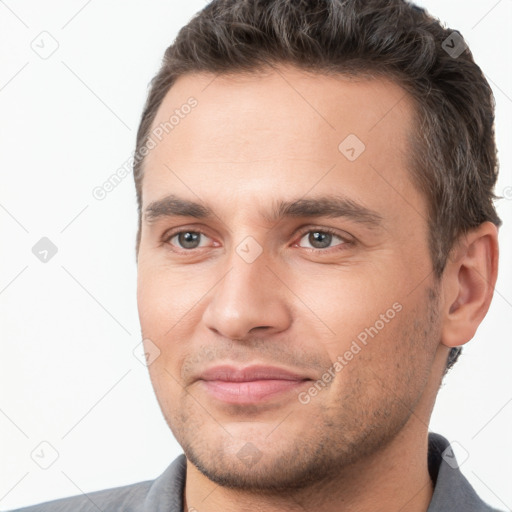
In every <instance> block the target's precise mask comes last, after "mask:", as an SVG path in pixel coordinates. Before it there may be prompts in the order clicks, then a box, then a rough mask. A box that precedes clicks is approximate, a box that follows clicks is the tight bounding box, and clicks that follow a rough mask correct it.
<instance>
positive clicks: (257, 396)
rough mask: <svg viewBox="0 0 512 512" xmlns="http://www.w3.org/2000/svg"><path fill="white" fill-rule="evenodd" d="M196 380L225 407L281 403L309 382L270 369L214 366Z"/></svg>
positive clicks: (297, 374)
mask: <svg viewBox="0 0 512 512" xmlns="http://www.w3.org/2000/svg"><path fill="white" fill-rule="evenodd" d="M198 380H199V381H200V385H201V386H202V388H203V389H204V390H205V391H206V393H208V394H209V395H210V396H211V397H213V398H215V399H217V400H220V401H222V402H224V403H228V404H238V405H243V404H255V403H260V402H264V401H268V400H271V399H276V398H279V399H284V398H285V397H286V395H287V394H291V393H293V392H295V393H297V392H298V391H299V390H300V389H301V388H303V387H305V386H306V385H308V384H309V382H310V381H311V380H312V379H310V378H309V377H306V376H304V375H300V374H299V373H296V372H293V371H290V370H287V369H284V368H277V367H271V366H249V367H245V368H235V367H232V366H216V367H213V368H210V369H208V370H207V371H205V372H203V373H202V374H201V376H200V377H199V379H198Z"/></svg>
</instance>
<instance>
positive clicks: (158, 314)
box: [137, 268, 208, 343]
mask: <svg viewBox="0 0 512 512" xmlns="http://www.w3.org/2000/svg"><path fill="white" fill-rule="evenodd" d="M205 286H206V285H205V284H204V283H202V282H201V281H198V280H197V279H195V278H191V277H190V273H189V272H173V271H171V270H169V269H154V268H153V269H151V270H150V271H142V270H139V275H138V283H137V306H138V312H139V318H140V323H141V328H142V333H143V336H144V337H148V338H151V339H154V340H155V341H156V342H158V340H162V343H163V341H164V340H172V338H173V337H175V336H176V334H177V333H179V332H181V331H182V330H183V329H185V328H186V327H187V325H188V324H189V323H190V319H191V318H194V317H197V315H198V314H199V310H200V308H201V302H200V301H201V298H203V297H204V295H205V291H207V290H208V288H206V290H205Z"/></svg>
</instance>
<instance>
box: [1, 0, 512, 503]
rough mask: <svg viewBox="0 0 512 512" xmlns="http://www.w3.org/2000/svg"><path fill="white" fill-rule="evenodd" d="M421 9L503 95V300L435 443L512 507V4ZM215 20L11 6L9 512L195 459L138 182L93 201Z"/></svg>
mask: <svg viewBox="0 0 512 512" xmlns="http://www.w3.org/2000/svg"><path fill="white" fill-rule="evenodd" d="M421 5H423V6H425V7H427V8H428V9H429V10H431V12H433V13H434V14H435V15H436V16H438V17H439V18H440V19H441V20H442V21H443V22H446V23H447V25H448V26H450V27H453V28H457V29H458V30H460V31H461V32H462V34H463V36H464V37H465V40H466V41H467V42H468V44H469V46H470V48H471V49H472V52H473V54H474V56H475V59H476V61H477V62H478V63H479V65H480V66H481V67H482V69H483V70H484V72H485V73H486V75H487V76H488V78H489V80H490V83H491V85H492V87H493V90H494V93H495V97H496V103H497V120H496V130H497V139H498V146H499V149H500V153H499V156H500V160H501V176H500V180H499V183H498V186H497V189H496V191H497V193H498V194H499V195H503V194H504V191H505V190H508V191H509V192H508V199H502V200H501V201H499V203H498V210H499V214H500V215H501V216H502V218H503V219H504V222H505V225H504V226H503V228H502V229H501V231H500V241H501V266H500V273H499V279H498V283H497V286H496V293H495V297H494V300H493V303H492V305H491V309H490V311H489V313H488V315H487V317H486V319H485V320H484V322H483V324H482V325H481V327H480V329H479V330H478V333H477V335H476V337H475V338H474V340H472V341H471V342H470V343H469V345H467V346H466V348H465V351H464V355H463V356H462V357H461V359H460V360H459V362H458V363H457V365H456V367H455V368H454V370H453V371H452V372H451V373H450V374H449V375H448V377H447V378H446V379H445V384H444V386H443V388H442V389H441V391H440V394H439V397H438V400H437V404H436V408H435V411H434V415H433V419H432V423H431V430H433V431H436V432H439V433H441V434H443V435H445V436H446V437H447V438H448V439H449V440H450V441H457V443H455V447H456V449H455V451H456V455H458V456H459V458H460V459H461V461H462V460H463V459H465V457H466V456H467V460H465V461H464V462H463V464H462V466H461V467H462V470H463V472H464V473H465V475H466V476H467V478H468V479H469V480H470V482H471V483H472V484H473V486H474V487H475V488H476V490H477V492H478V493H479V494H480V495H481V496H482V497H483V498H484V499H485V500H487V501H488V502H489V503H491V504H493V505H494V506H496V507H498V508H501V509H505V508H508V509H511V508H512V486H511V485H510V483H511V482H512V457H511V454H512V373H511V371H510V364H511V361H512V344H511V341H512V340H511V334H510V326H511V320H510V319H511V318H512V286H511V284H512V277H511V271H512V266H511V265H510V262H511V261H512V254H511V253H512V243H511V241H512V236H511V226H512V222H511V221H512V200H511V199H512V194H511V191H512V189H511V188H508V189H507V188H506V187H511V186H512V174H511V154H510V148H511V144H510V137H511V134H512V121H511V120H512V76H511V75H512V73H511V68H510V55H511V50H512V39H511V32H512V30H511V29H512V1H511V0H500V1H497V0H479V1H470V2H468V1H465V2H462V1H461V2H458V1H457V2H456V1H450V2H449V1H446V0H428V1H424V2H421ZM203 6H204V2H203V1H202V0H194V1H192V0H186V1H185V0H181V1H180V2H176V1H172V2H171V1H166V2H164V1H157V0H151V1H146V2H134V1H126V0H125V1H121V0H104V1H101V2H100V1H99V0H92V1H91V0H89V1H87V0H68V1H63V0H60V1H58V0H53V1H48V2H37V1H35V0H31V1H26V2H16V1H15V0H5V1H3V0H2V1H0V38H1V40H0V52H1V66H0V112H1V115H0V130H1V132H0V141H1V148H2V149H1V151H0V169H1V177H2V186H1V188H0V222H1V242H0V243H1V247H2V248H1V251H0V254H1V260H0V308H1V320H2V326H1V349H2V350H1V358H0V379H1V381H0V439H1V441H0V443H1V444H0V449H1V452H0V464H1V467H0V509H2V510H7V509H10V508H15V507H19V506H23V505H29V504H33V503H38V502H41V501H46V500H50V499H55V498H58V497H63V496H70V495H75V494H79V493H81V492H91V491H94V490H98V489H105V488H109V487H115V486H120V485H125V484H129V483H133V482H138V481H141V480H148V479H154V478H156V477H157V476H158V475H160V474H161V473H162V472H163V470H164V469H165V468H166V467H167V466H168V464H169V463H170V462H171V461H172V460H173V459H174V458H175V457H176V456H177V455H178V454H179V453H181V448H180V446H179V445H178V444H177V442H176V441H175V440H174V438H173V436H172V434H171V432H170V430H169V429H168V427H167V425H166V423H165V421H164V420H163V417H162V415H161V412H160V409H159V408H158V404H157V402H156V398H155V397H154V394H153V390H152V388H151V385H150V381H149V377H148V375H147V370H146V368H145V367H144V366H143V364H141V363H140V362H139V361H138V360H137V359H136V358H135V356H134V355H133V349H134V347H135V346H136V345H137V344H138V343H139V342H140V329H139V323H138V317H137V308H136V265H135V234H136V222H137V216H136V201H135V188H134V185H133V180H132V177H131V176H130V175H128V176H127V177H126V178H125V179H124V181H123V182H121V183H120V184H119V186H118V187H117V188H116V189H115V190H113V191H112V192H111V193H110V194H108V196H107V197H106V198H105V199H104V200H103V201H99V200H97V199H95V198H94V197H93V196H92V190H93V189H94V187H96V186H98V185H101V184H102V183H104V182H105V181H106V180H107V179H108V178H109V176H110V175H111V174H112V173H114V172H115V171H116V169H118V168H119V167H121V166H122V165H123V163H124V162H125V161H126V159H127V158H128V157H129V156H130V155H131V154H132V152H133V150H134V144H135V134H136V129H137V126H138V122H139V118H140V115H141V111H142V106H143V103H144V100H145V97H146V92H147V85H148V83H149V81H150V79H151V78H152V77H153V75H154V74H155V73H156V71H157V69H158V67H159V64H160V60H161V57H162V55H163V52H164V50H165V48H166V47H167V46H168V45H169V44H170V43H171V42H172V40H173V39H174V37H175V35H176V33H177V30H178V29H179V28H180V27H181V26H183V25H184V24H185V23H186V22H187V21H188V20H189V19H190V17H191V16H192V15H193V14H194V13H195V12H196V11H197V10H198V9H200V8H202V7H203ZM43 31H46V32H47V33H48V34H50V36H49V35H48V34H45V35H43V36H40V33H41V32H43ZM41 37H44V38H46V39H45V43H44V44H45V48H46V49H48V48H51V45H52V44H54V45H57V44H58V49H57V50H56V51H55V53H53V55H51V56H50V57H48V58H47V59H42V58H41V57H40V56H39V55H38V54H37V53H36V52H35V51H34V50H33V47H34V46H35V45H37V44H39V45H41V43H40V41H41ZM52 38H53V39H54V40H55V41H56V42H53V43H52ZM33 41H34V42H33ZM31 45H32V47H31ZM40 51H42V50H40ZM42 237H48V238H49V239H50V240H52V242H53V243H54V244H55V245H56V246H57V248H58V252H57V254H56V255H55V256H54V257H53V258H52V259H51V260H50V261H49V262H48V263H42V262H40V261H39V260H38V259H37V258H36V257H35V256H34V255H33V254H32V247H33V246H34V245H35V244H36V242H38V241H39V240H40V239H41V238H42ZM43 441H45V442H47V443H50V444H51V445H52V446H53V447H54V449H55V450H56V451H57V452H58V455H59V456H58V459H57V460H56V462H55V463H54V464H53V465H51V466H50V467H49V468H48V469H41V468H40V467H39V466H38V465H37V464H36V462H34V460H33V459H32V458H31V453H32V452H33V451H34V450H36V452H35V453H36V454H37V453H39V455H40V459H39V460H40V462H44V459H45V457H46V459H47V460H49V459H48V458H49V457H51V454H52V450H51V449H50V448H49V447H48V445H42V446H39V445H40V443H41V442H43ZM38 447H39V448H38ZM466 452H467V453H466ZM43 453H44V456H43V455H42V454H43ZM35 458H37V457H36V456H35Z"/></svg>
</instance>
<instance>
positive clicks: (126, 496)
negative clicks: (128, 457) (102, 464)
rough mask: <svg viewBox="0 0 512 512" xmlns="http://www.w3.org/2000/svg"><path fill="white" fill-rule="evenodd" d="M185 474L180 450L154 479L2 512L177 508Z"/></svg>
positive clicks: (140, 511)
mask: <svg viewBox="0 0 512 512" xmlns="http://www.w3.org/2000/svg"><path fill="white" fill-rule="evenodd" d="M185 478H186V458H185V455H184V454H181V455H179V456H178V457H177V458H176V459H175V460H174V461H173V462H172V463H171V464H170V465H169V466H168V467H167V469H166V470H165V471H164V472H163V473H162V474H161V475H160V476H159V477H158V478H156V479H155V480H146V481H144V482H137V483H134V484H131V485H125V486H123V487H115V488H112V489H104V490H101V491H94V492H90V493H84V494H80V495H76V496H70V497H67V498H60V499H56V500H52V501H46V502H44V503H39V504H37V505H31V506H29V507H24V508H19V509H16V510H10V511H6V512H99V511H104V512H115V511H122V512H145V511H147V510H151V511H152V512H160V511H162V512H163V511H166V512H174V511H175V510H176V511H179V512H181V510H182V494H183V488H184V482H185Z"/></svg>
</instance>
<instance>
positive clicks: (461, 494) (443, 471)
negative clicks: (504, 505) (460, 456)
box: [427, 432, 500, 512]
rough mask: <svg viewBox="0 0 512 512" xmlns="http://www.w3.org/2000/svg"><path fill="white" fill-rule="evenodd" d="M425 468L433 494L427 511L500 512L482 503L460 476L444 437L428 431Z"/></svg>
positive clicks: (450, 447) (460, 473)
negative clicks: (432, 487)
mask: <svg viewBox="0 0 512 512" xmlns="http://www.w3.org/2000/svg"><path fill="white" fill-rule="evenodd" d="M428 437H429V450H428V466H429V472H430V476H431V478H432V481H433V482H434V494H433V496H432V501H431V503H430V506H429V508H428V510H427V512H456V511H459V510H460V511H461V512H462V511H463V512H500V511H499V510H497V509H495V508H492V507H490V506H489V505H488V504H487V503H485V502H484V501H483V500H482V499H481V498H480V497H479V496H478V494H477V493H476V492H475V490H474V489H473V487H472V486H471V484H470V483H469V481H468V480H467V479H466V477H465V476H464V475H463V474H462V472H461V470H460V467H459V464H458V462H457V459H456V457H455V454H454V452H453V448H452V446H451V445H450V443H449V442H448V440H447V439H446V438H444V437H443V436H441V435H439V434H435V433H433V432H429V436H428Z"/></svg>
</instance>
